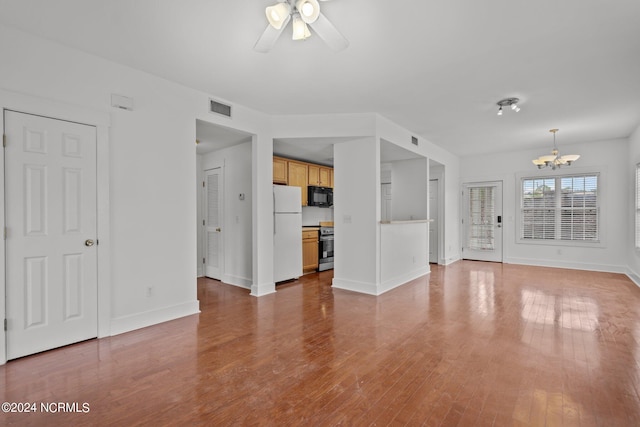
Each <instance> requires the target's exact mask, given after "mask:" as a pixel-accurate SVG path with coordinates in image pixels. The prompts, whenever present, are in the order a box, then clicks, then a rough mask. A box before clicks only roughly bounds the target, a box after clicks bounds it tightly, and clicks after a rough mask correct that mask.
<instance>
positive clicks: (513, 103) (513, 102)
mask: <svg viewBox="0 0 640 427" xmlns="http://www.w3.org/2000/svg"><path fill="white" fill-rule="evenodd" d="M518 102H520V100H519V99H518V98H505V99H501V100H500V101H498V102H497V103H496V104H497V105H498V107H499V108H498V115H499V116H501V115H502V107H507V106H509V107H511V109H512V110H513V111H515V112H516V113H517V112H518V111H520V107H518Z"/></svg>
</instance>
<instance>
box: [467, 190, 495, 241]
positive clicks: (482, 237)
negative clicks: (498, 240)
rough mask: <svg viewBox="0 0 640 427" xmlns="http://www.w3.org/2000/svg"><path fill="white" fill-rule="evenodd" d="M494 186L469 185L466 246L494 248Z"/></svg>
mask: <svg viewBox="0 0 640 427" xmlns="http://www.w3.org/2000/svg"><path fill="white" fill-rule="evenodd" d="M494 191H495V187H469V220H470V222H471V223H470V224H469V226H468V228H467V230H468V231H467V245H466V246H467V248H469V249H473V250H493V249H495V235H494V233H495V232H494V230H495V226H494V219H495V211H496V207H495V194H494Z"/></svg>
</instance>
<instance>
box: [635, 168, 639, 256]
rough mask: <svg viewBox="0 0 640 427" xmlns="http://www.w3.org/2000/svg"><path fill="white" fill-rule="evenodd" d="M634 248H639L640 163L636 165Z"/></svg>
mask: <svg viewBox="0 0 640 427" xmlns="http://www.w3.org/2000/svg"><path fill="white" fill-rule="evenodd" d="M636 249H640V163H638V164H637V165H636Z"/></svg>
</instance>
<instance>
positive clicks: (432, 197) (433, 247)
mask: <svg viewBox="0 0 640 427" xmlns="http://www.w3.org/2000/svg"><path fill="white" fill-rule="evenodd" d="M429 219H430V220H431V222H430V223H429V262H431V263H434V264H437V263H438V180H437V179H432V180H430V181H429Z"/></svg>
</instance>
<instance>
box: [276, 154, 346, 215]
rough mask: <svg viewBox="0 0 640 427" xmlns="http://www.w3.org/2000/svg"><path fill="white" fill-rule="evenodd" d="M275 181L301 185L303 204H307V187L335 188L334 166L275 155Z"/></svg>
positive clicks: (296, 185)
mask: <svg viewBox="0 0 640 427" xmlns="http://www.w3.org/2000/svg"><path fill="white" fill-rule="evenodd" d="M273 183H274V184H284V185H291V186H295V187H300V189H301V192H302V206H307V197H308V194H307V187H308V186H309V185H315V186H317V187H330V188H333V168H331V167H329V166H322V165H317V164H315V163H307V162H301V161H299V160H292V159H286V158H284V157H277V156H273Z"/></svg>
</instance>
